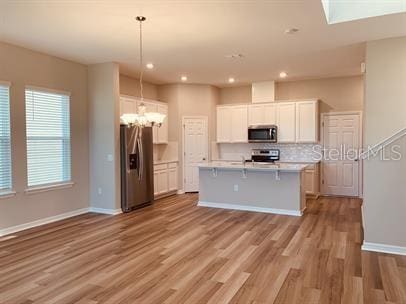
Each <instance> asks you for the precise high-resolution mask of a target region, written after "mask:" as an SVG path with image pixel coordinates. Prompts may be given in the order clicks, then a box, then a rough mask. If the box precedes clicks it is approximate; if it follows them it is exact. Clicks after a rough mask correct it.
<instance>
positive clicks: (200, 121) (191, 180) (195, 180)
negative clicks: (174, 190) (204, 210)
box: [183, 117, 209, 192]
mask: <svg viewBox="0 0 406 304" xmlns="http://www.w3.org/2000/svg"><path fill="white" fill-rule="evenodd" d="M183 130H184V131H183V132H184V136H183V143H184V154H183V155H184V164H183V166H184V190H185V192H196V191H199V168H198V164H199V163H202V162H207V161H208V154H209V153H208V131H207V118H206V117H196V118H193V117H190V118H186V117H185V118H184V119H183Z"/></svg>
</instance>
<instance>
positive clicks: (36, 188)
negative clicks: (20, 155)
mask: <svg viewBox="0 0 406 304" xmlns="http://www.w3.org/2000/svg"><path fill="white" fill-rule="evenodd" d="M27 91H34V92H39V93H49V94H55V95H63V96H66V97H67V98H68V111H69V116H68V124H69V156H70V161H69V164H70V168H69V171H70V172H69V176H70V178H69V179H66V180H62V181H56V182H50V183H43V184H37V185H31V186H30V185H29V184H28V140H29V136H28V135H27V129H26V134H25V135H26V139H25V143H26V168H27V171H26V173H27V175H26V186H27V188H26V189H25V191H24V192H25V193H26V194H35V193H40V192H46V191H50V190H56V189H65V188H70V187H73V186H74V185H75V183H74V182H73V180H72V129H71V120H72V117H71V93H70V92H68V91H62V90H55V89H50V88H44V87H38V86H31V85H26V86H25V89H24V100H25V106H27V100H26V94H27ZM25 115H27V111H26V114H25ZM25 123H26V128H27V118H26V117H25ZM35 138H36V139H51V140H53V139H55V140H58V139H59V140H62V141H63V140H64V139H65V138H66V137H64V136H61V137H55V136H49V137H47V136H35ZM65 156H66V155H65V153H62V157H65ZM62 162H63V161H62ZM62 174H64V172H62Z"/></svg>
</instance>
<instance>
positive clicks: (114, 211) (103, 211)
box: [89, 207, 123, 215]
mask: <svg viewBox="0 0 406 304" xmlns="http://www.w3.org/2000/svg"><path fill="white" fill-rule="evenodd" d="M89 212H94V213H101V214H110V215H117V214H121V213H123V211H122V210H121V209H105V208H97V207H90V208H89Z"/></svg>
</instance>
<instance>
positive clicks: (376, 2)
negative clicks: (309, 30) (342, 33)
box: [321, 0, 406, 24]
mask: <svg viewBox="0 0 406 304" xmlns="http://www.w3.org/2000/svg"><path fill="white" fill-rule="evenodd" d="M321 2H322V3H323V8H324V13H325V15H326V19H327V23H328V24H334V23H340V22H346V21H352V20H358V19H364V18H369V17H377V16H383V15H388V14H396V13H405V12H406V0H321Z"/></svg>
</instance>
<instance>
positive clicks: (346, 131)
mask: <svg viewBox="0 0 406 304" xmlns="http://www.w3.org/2000/svg"><path fill="white" fill-rule="evenodd" d="M359 131H360V116H359V115H357V114H337V115H325V116H324V119H323V145H324V159H323V162H322V168H323V177H322V185H321V186H322V192H323V194H327V195H344V196H358V195H359V187H358V185H359V184H358V179H359V162H358V161H357V160H356V154H355V153H354V151H358V149H359V147H360V132H359Z"/></svg>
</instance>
